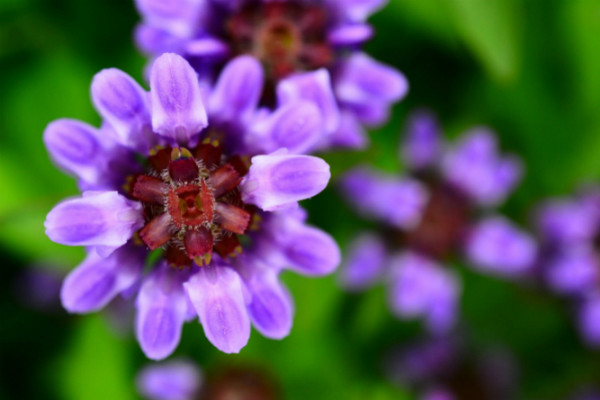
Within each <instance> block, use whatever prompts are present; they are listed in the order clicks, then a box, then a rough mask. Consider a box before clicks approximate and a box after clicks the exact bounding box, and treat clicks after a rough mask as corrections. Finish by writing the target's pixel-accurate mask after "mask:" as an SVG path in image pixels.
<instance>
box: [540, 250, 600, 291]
mask: <svg viewBox="0 0 600 400" xmlns="http://www.w3.org/2000/svg"><path fill="white" fill-rule="evenodd" d="M599 271H600V260H598V256H597V254H596V252H595V250H594V249H593V248H591V247H590V246H589V245H587V244H582V245H572V246H569V247H566V248H564V249H562V251H560V252H557V253H556V254H555V255H553V257H552V258H551V259H550V260H548V261H547V262H546V264H545V271H544V272H545V277H546V281H547V282H548V285H549V286H550V287H551V288H552V289H553V290H555V291H557V292H558V293H563V294H573V295H578V294H581V293H585V292H587V291H589V290H590V289H593V288H594V287H595V286H596V285H598V282H599V279H600V274H599Z"/></svg>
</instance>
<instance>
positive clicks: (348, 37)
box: [327, 24, 373, 46]
mask: <svg viewBox="0 0 600 400" xmlns="http://www.w3.org/2000/svg"><path fill="white" fill-rule="evenodd" d="M371 36H373V28H371V26H370V25H367V24H351V25H350V24H344V25H340V26H337V27H335V28H334V29H332V30H330V31H329V32H328V33H327V39H328V41H329V43H331V44H332V45H334V46H354V45H358V44H361V43H363V42H366V41H367V40H369V39H370V38H371Z"/></svg>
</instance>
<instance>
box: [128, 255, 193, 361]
mask: <svg viewBox="0 0 600 400" xmlns="http://www.w3.org/2000/svg"><path fill="white" fill-rule="evenodd" d="M182 281H183V276H182V271H177V270H175V269H173V268H171V267H170V266H168V265H167V264H166V263H165V264H159V266H158V267H157V269H155V270H154V271H153V273H152V274H151V275H150V276H148V278H146V280H145V281H144V283H143V284H142V287H141V288H140V292H139V294H138V297H137V299H136V307H137V315H136V322H135V330H136V337H137V340H138V342H139V343H140V347H141V348H142V351H143V352H144V354H145V355H146V357H148V358H150V359H152V360H161V359H163V358H166V357H168V356H169V355H170V354H171V353H173V351H174V350H175V348H176V347H177V345H178V344H179V340H180V338H181V329H182V327H183V323H184V322H185V317H186V312H187V300H186V296H185V293H184V291H183V286H182Z"/></svg>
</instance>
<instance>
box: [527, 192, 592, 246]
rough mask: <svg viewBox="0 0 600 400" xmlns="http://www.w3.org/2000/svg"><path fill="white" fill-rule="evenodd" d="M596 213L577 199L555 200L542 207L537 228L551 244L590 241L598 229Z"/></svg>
mask: <svg viewBox="0 0 600 400" xmlns="http://www.w3.org/2000/svg"><path fill="white" fill-rule="evenodd" d="M598 217H599V215H598V211H597V210H596V209H595V207H591V206H590V205H589V204H586V203H585V202H583V201H580V200H578V199H575V200H569V199H555V200H551V201H548V202H547V203H546V204H544V205H543V206H542V209H541V210H540V212H539V215H538V219H537V220H538V226H539V229H540V231H541V233H542V235H544V239H546V240H548V241H550V242H552V243H561V244H562V243H564V244H574V243H579V242H584V241H588V240H592V239H593V237H594V235H596V231H597V228H598V222H599V218H598Z"/></svg>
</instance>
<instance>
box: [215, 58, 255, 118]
mask: <svg viewBox="0 0 600 400" xmlns="http://www.w3.org/2000/svg"><path fill="white" fill-rule="evenodd" d="M263 85H264V76H263V70H262V66H261V65H260V63H259V62H258V61H257V60H256V59H255V58H254V57H251V56H239V57H236V58H234V59H233V60H231V61H230V62H229V63H227V65H226V66H225V68H224V69H223V71H222V72H221V75H220V76H219V79H218V81H217V83H216V85H215V88H214V90H213V92H212V95H211V98H210V117H211V121H212V120H213V119H214V120H217V121H232V122H238V121H244V120H245V119H247V118H248V117H249V116H250V115H251V114H252V113H253V112H254V111H255V109H256V107H257V106H258V101H259V100H260V96H261V95H262V88H263Z"/></svg>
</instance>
